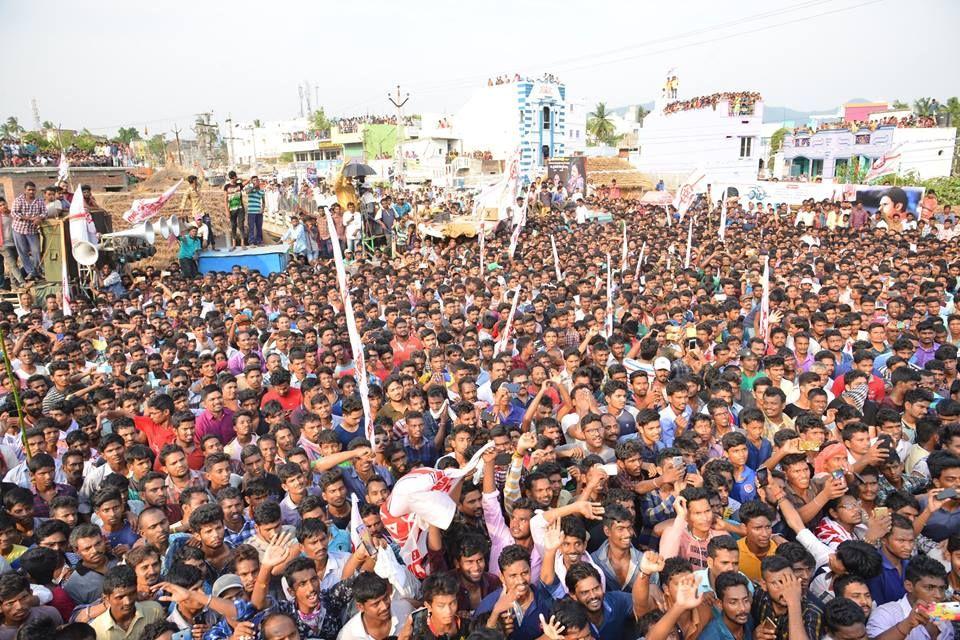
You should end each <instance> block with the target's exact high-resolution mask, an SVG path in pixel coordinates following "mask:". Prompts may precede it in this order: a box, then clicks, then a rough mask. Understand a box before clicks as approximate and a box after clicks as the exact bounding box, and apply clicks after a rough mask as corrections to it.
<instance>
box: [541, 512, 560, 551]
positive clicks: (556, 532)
mask: <svg viewBox="0 0 960 640" xmlns="http://www.w3.org/2000/svg"><path fill="white" fill-rule="evenodd" d="M562 542H563V530H562V529H561V528H560V519H559V518H558V519H556V520H554V521H553V523H552V524H550V525H548V526H547V529H546V531H545V532H544V536H543V548H544V549H547V550H548V551H554V550H556V549H559V548H560V543H562Z"/></svg>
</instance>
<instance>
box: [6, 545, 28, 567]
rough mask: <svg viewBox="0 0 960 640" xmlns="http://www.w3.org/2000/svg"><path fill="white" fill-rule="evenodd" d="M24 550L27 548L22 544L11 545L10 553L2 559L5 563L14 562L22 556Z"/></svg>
mask: <svg viewBox="0 0 960 640" xmlns="http://www.w3.org/2000/svg"><path fill="white" fill-rule="evenodd" d="M26 550H27V548H26V547H25V546H23V545H22V544H15V545H13V549H11V550H10V553H8V554H7V555H5V556H3V557H4V558H5V559H6V561H7V562H10V563H12V562H13V561H14V560H16V559H17V558H19V557H20V556H22V555H23V554H24V552H26Z"/></svg>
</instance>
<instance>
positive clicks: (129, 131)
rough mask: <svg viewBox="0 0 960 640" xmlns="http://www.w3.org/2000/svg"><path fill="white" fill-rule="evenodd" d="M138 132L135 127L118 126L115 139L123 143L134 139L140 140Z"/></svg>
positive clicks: (128, 142)
mask: <svg viewBox="0 0 960 640" xmlns="http://www.w3.org/2000/svg"><path fill="white" fill-rule="evenodd" d="M140 139H141V138H140V132H139V131H137V128H136V127H120V128H119V129H118V130H117V140H119V141H120V142H122V143H123V144H130V143H131V142H133V141H134V140H140Z"/></svg>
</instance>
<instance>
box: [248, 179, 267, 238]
mask: <svg viewBox="0 0 960 640" xmlns="http://www.w3.org/2000/svg"><path fill="white" fill-rule="evenodd" d="M246 192H247V228H248V230H249V235H248V236H247V244H248V245H250V246H260V245H261V244H263V200H264V197H265V195H266V194H265V193H264V192H263V189H262V188H261V187H260V178H258V177H257V176H253V177H252V178H250V184H248V185H247V187H246Z"/></svg>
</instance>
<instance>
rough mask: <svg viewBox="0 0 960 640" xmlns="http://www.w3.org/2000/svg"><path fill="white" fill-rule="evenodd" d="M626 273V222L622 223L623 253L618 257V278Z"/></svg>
mask: <svg viewBox="0 0 960 640" xmlns="http://www.w3.org/2000/svg"><path fill="white" fill-rule="evenodd" d="M626 271H627V221H626V220H624V221H623V253H622V254H621V255H620V274H621V276H620V277H623V275H622V274H624V273H625V272H626Z"/></svg>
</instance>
